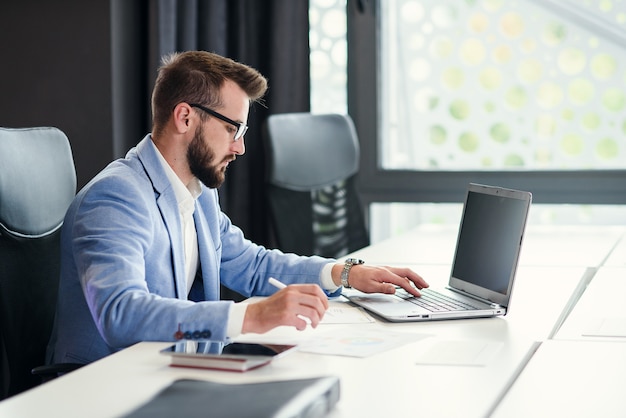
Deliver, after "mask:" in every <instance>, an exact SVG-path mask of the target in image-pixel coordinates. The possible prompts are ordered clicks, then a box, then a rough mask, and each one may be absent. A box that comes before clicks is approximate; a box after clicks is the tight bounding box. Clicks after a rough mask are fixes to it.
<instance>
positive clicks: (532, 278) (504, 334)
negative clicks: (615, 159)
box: [0, 228, 626, 418]
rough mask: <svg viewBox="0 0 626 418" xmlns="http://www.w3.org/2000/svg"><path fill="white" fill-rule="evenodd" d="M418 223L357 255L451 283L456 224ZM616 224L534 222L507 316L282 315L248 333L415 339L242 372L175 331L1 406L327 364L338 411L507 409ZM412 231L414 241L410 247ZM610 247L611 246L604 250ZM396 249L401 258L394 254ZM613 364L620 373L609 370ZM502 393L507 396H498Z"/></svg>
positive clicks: (110, 405) (115, 400) (132, 395)
mask: <svg viewBox="0 0 626 418" xmlns="http://www.w3.org/2000/svg"><path fill="white" fill-rule="evenodd" d="M422 232H423V231H422ZM422 232H421V233H419V234H413V235H411V234H409V235H405V236H403V237H401V238H398V239H394V240H390V241H385V242H383V243H380V244H377V245H374V246H372V247H370V248H367V249H364V250H362V251H360V252H358V255H362V256H365V255H366V254H369V255H371V256H378V257H379V258H374V257H367V258H368V261H369V260H373V262H378V261H380V262H381V263H384V264H388V263H389V264H403V265H410V266H411V267H412V268H414V269H415V270H416V271H417V272H419V273H420V274H422V275H423V276H424V277H425V278H426V279H427V280H428V281H429V282H430V283H431V285H441V284H445V282H446V281H447V277H448V274H449V266H448V264H449V263H448V262H444V258H446V257H447V256H441V255H439V258H437V257H436V255H437V254H445V251H446V250H445V248H448V251H450V248H451V246H452V247H453V246H454V241H455V238H456V237H455V232H452V233H451V234H450V231H445V230H443V231H442V230H439V231H437V228H434V229H430V230H428V231H427V232H425V233H422ZM556 232H558V233H556ZM620 234H621V230H619V229H613V228H608V229H600V230H593V231H589V230H585V229H578V228H573V229H572V228H563V229H559V230H558V231H555V230H550V229H547V230H546V229H541V230H537V231H536V232H533V233H531V234H529V235H528V236H527V240H526V242H525V244H524V245H525V249H524V251H525V253H526V254H527V256H526V258H525V259H524V260H526V261H525V262H524V261H522V262H521V265H520V268H519V270H518V275H517V278H516V282H515V288H514V293H513V299H512V303H511V309H510V311H509V314H508V315H507V316H506V317H503V318H490V319H471V320H451V321H437V322H430V323H412V324H411V323H401V324H392V323H388V322H383V321H380V320H378V319H377V318H373V319H374V321H373V322H371V323H361V324H323V325H320V327H318V328H317V329H315V330H313V329H307V330H305V331H303V332H298V331H296V330H295V329H291V328H287V327H281V328H278V329H275V330H273V331H271V332H269V333H267V334H264V335H246V336H245V340H247V341H251V340H254V341H260V342H295V343H299V344H301V345H302V344H305V343H306V342H307V341H309V339H312V340H314V341H320V340H322V341H323V340H324V338H327V337H333V338H335V339H338V337H339V336H341V337H347V338H348V339H350V341H351V343H353V344H354V343H359V342H361V343H366V342H368V341H367V340H366V339H361V340H359V339H360V338H361V336H362V335H363V333H366V334H368V335H371V334H372V333H374V334H376V335H383V336H384V335H387V334H390V333H393V334H398V335H400V334H401V335H405V336H409V337H412V338H413V340H412V341H411V342H408V343H405V344H403V345H400V346H396V347H394V348H391V349H389V350H387V351H384V352H380V353H378V354H374V355H371V356H369V357H365V358H357V357H351V356H339V355H327V354H313V353H309V352H304V351H297V352H295V353H292V354H290V355H288V356H286V357H284V358H281V359H278V360H277V361H275V362H274V363H272V364H270V365H269V366H266V367H262V368H260V369H257V370H253V371H250V372H246V373H233V372H218V371H209V370H194V369H181V368H174V367H169V366H168V362H169V359H168V358H167V357H166V356H163V355H160V354H159V353H158V351H159V350H160V349H161V348H163V347H165V346H167V345H168V343H148V342H145V343H140V344H138V345H135V346H133V347H130V348H128V349H126V350H123V351H121V352H119V353H117V354H114V355H112V356H109V357H107V358H105V359H102V360H100V361H98V362H95V363H93V364H91V365H89V366H87V367H84V368H82V369H79V370H77V371H75V372H72V373H70V374H68V375H66V376H64V377H61V378H59V379H56V380H54V381H52V382H50V383H47V384H44V385H42V386H39V387H37V388H35V389H32V390H30V391H28V392H25V393H23V394H20V395H17V396H14V397H12V398H9V399H7V400H5V401H2V402H0V416H3V417H4V416H7V417H9V416H10V417H32V416H36V415H38V414H40V413H41V411H42V410H45V411H46V415H49V416H59V417H61V416H62V417H84V416H90V417H112V416H120V415H123V414H125V413H128V412H130V411H131V410H132V409H134V408H136V407H137V406H139V405H141V404H142V403H144V402H146V401H148V400H149V399H150V398H151V397H153V396H154V395H155V394H157V393H158V391H159V390H161V389H163V388H164V387H166V386H167V385H168V384H170V383H171V382H173V381H174V380H176V379H178V378H194V379H205V380H213V381H217V382H224V383H235V382H261V381H269V380H285V379H295V378H304V377H313V376H323V375H337V376H339V377H340V378H341V387H342V391H341V399H340V401H339V403H338V405H337V408H336V409H335V410H334V411H333V413H332V417H335V418H336V417H354V416H393V417H404V416H407V417H408V416H411V417H412V416H428V417H449V416H463V417H482V416H485V415H487V414H488V413H489V412H490V411H493V410H494V409H496V408H497V409H496V410H497V412H498V413H499V414H500V415H498V416H509V415H507V413H506V412H507V411H510V410H509V409H506V408H512V407H514V405H515V402H516V399H518V398H517V397H518V396H519V399H523V397H524V396H523V395H524V394H525V393H526V391H528V390H529V389H528V387H530V389H533V387H532V384H526V385H528V387H527V386H525V384H521V383H520V384H519V385H518V380H519V378H521V377H523V376H530V377H524V380H526V379H529V381H530V382H532V380H533V379H535V377H533V375H532V374H525V373H524V372H525V371H526V369H528V370H533V369H535V368H536V366H535V365H534V364H535V363H536V362H537V363H539V362H540V361H542V360H541V359H542V354H541V353H543V351H542V350H543V349H544V345H543V344H545V342H547V341H550V342H552V340H551V338H553V336H554V335H555V334H556V335H558V334H559V328H560V326H561V324H562V323H564V321H565V322H567V321H568V320H569V319H570V318H571V317H573V316H570V312H572V313H573V312H574V311H575V310H576V302H577V301H578V300H579V298H580V296H581V294H583V295H584V293H583V291H584V290H585V286H586V285H587V283H589V281H590V280H591V283H593V280H594V278H592V275H593V273H594V272H595V270H596V266H598V265H600V264H601V263H602V261H603V260H604V259H605V258H606V256H607V255H608V253H609V252H610V250H611V249H613V248H614V247H615V244H616V243H617V241H618V240H619V237H620V236H621V235H620ZM408 242H411V243H413V244H412V245H413V247H411V248H409V247H408V245H407V243H408ZM585 242H586V243H587V245H589V247H587V246H585V249H586V250H587V251H583V249H581V248H579V246H581V245H583V243H585ZM433 243H434V245H431V244H433ZM450 243H451V244H450ZM553 246H556V248H559V249H564V250H563V251H566V250H567V251H572V252H573V254H574V257H575V258H573V259H572V260H571V261H573V262H571V263H570V262H566V260H565V258H566V257H565V255H562V254H561V252H560V251H553V252H552V253H553V254H555V259H557V260H560V261H559V262H556V261H555V262H550V263H547V262H543V261H542V260H544V259H547V257H544V255H543V254H541V253H542V252H543V251H546V250H547V249H548V248H550V247H553ZM598 246H599V247H600V248H602V250H601V251H600V250H598ZM394 247H395V250H394ZM435 247H438V248H439V249H437V248H435ZM574 249H576V250H575V251H574ZM439 250H441V251H443V252H442V253H439V252H438V251H439ZM422 251H423V252H422ZM602 251H604V252H605V254H604V256H601V254H600V253H601V252H602ZM583 253H588V254H586V256H585V255H584V254H583ZM398 254H400V255H401V256H402V257H403V260H404V261H403V262H398V263H395V262H393V261H394V260H390V259H386V257H387V256H389V255H395V256H398ZM410 254H419V257H417V258H420V257H423V259H424V260H426V259H428V261H429V262H428V263H425V262H424V263H422V262H416V261H414V260H413V259H410V258H409V255H410ZM431 256H433V257H434V258H430V257H431ZM579 256H580V258H582V261H581V260H580V259H578V257H579ZM397 261H400V260H399V259H398V260H397ZM434 261H436V262H434ZM559 263H562V264H559ZM587 263H589V264H590V265H587ZM249 303H254V300H251V301H250V302H249ZM331 306H333V307H344V306H348V304H347V302H346V301H345V300H344V299H343V298H338V299H336V300H333V301H331ZM624 346H625V347H626V345H624ZM537 347H539V350H537ZM545 347H548V346H545ZM547 350H548V349H546V352H547ZM611 350H613V349H611ZM535 351H536V353H535ZM538 354H540V355H539V356H538ZM531 367H532V368H531ZM538 370H541V369H540V368H539V369H538ZM529 373H530V372H529ZM547 373H548V374H551V372H547ZM606 376H608V378H609V379H612V378H613V377H614V376H613V374H612V372H607V374H606ZM622 386H623V385H622ZM509 389H511V390H510V391H509ZM529 393H533V392H532V391H531V392H529ZM451 400H454V401H451ZM502 400H504V401H506V403H502V404H501V403H500V401H502ZM580 401H581V400H580V399H578V402H580ZM503 408H504V409H503ZM618 410H619V409H618ZM621 411H622V412H624V411H626V408H622V409H621ZM539 415H541V414H539Z"/></svg>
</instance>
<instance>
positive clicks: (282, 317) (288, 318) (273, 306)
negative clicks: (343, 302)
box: [242, 284, 328, 334]
mask: <svg viewBox="0 0 626 418" xmlns="http://www.w3.org/2000/svg"><path fill="white" fill-rule="evenodd" d="M327 309H328V298H327V297H326V294H325V293H324V292H323V291H322V289H321V288H320V287H319V286H318V285H316V284H293V285H290V286H287V287H286V288H284V289H281V290H279V291H278V292H276V293H274V294H273V295H272V296H270V297H268V298H267V299H263V300H262V301H259V302H256V303H251V304H250V305H249V306H248V308H247V309H246V316H245V317H244V320H243V327H242V332H243V333H247V332H255V333H259V334H260V333H264V332H267V331H269V330H271V329H273V328H276V327H278V326H281V325H288V326H294V327H296V328H297V329H298V330H300V331H301V330H303V329H305V328H306V326H307V321H306V320H305V319H303V318H308V319H309V320H310V321H311V322H310V323H311V326H312V327H313V328H315V327H317V325H318V324H319V323H320V321H321V320H322V318H323V317H324V313H325V312H326V310H327Z"/></svg>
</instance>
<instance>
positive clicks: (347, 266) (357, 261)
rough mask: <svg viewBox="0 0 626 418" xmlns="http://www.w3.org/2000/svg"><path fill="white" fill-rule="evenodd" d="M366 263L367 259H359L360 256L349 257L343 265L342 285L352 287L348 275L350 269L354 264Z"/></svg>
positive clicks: (347, 287)
mask: <svg viewBox="0 0 626 418" xmlns="http://www.w3.org/2000/svg"><path fill="white" fill-rule="evenodd" d="M363 263H365V261H363V260H361V259H359V258H348V259H347V260H346V262H345V264H344V265H343V270H342V271H341V285H342V286H343V287H345V288H346V289H350V288H351V287H352V286H350V282H348V275H349V274H350V269H351V268H352V266H356V265H359V264H363Z"/></svg>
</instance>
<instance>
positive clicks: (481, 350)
mask: <svg viewBox="0 0 626 418" xmlns="http://www.w3.org/2000/svg"><path fill="white" fill-rule="evenodd" d="M502 345H503V344H502V343H499V342H490V341H437V342H435V343H434V344H433V345H432V346H431V347H430V349H428V351H426V352H425V353H424V354H422V355H420V356H419V358H418V359H417V362H416V363H417V364H421V365H432V366H474V367H483V366H486V365H487V363H489V360H490V359H491V358H492V357H493V356H494V355H495V354H496V353H497V352H498V351H500V349H501V348H502Z"/></svg>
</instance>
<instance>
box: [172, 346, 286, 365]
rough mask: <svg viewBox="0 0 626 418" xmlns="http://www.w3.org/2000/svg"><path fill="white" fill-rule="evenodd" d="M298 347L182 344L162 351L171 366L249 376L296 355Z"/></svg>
mask: <svg viewBox="0 0 626 418" xmlns="http://www.w3.org/2000/svg"><path fill="white" fill-rule="evenodd" d="M295 349H296V346H295V345H288V344H259V343H243V342H234V343H230V344H225V343H223V342H215V341H181V342H178V343H176V344H174V345H172V346H170V347H168V348H165V349H163V350H161V354H165V355H169V356H170V357H171V363H170V365H171V366H175V367H195V368H203V369H214V370H228V371H239V372H245V371H247V370H252V369H255V368H257V367H261V366H263V365H265V364H268V363H270V362H271V361H272V360H274V359H276V358H278V357H282V356H283V355H285V354H287V353H289V352H291V351H294V350H295Z"/></svg>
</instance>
